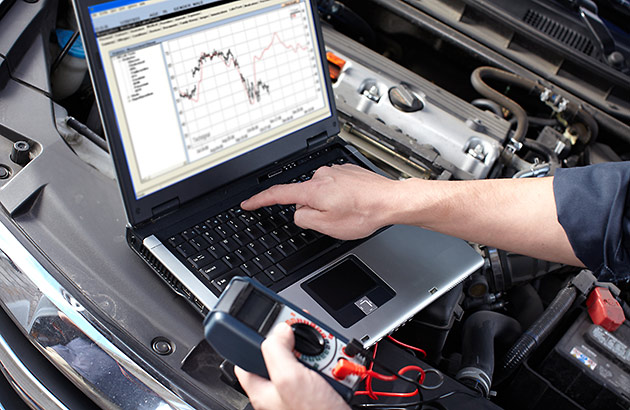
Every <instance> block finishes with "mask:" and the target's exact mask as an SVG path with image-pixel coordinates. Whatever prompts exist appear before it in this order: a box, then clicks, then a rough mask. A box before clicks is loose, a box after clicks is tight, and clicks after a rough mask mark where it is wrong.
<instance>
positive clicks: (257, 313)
mask: <svg viewBox="0 0 630 410" xmlns="http://www.w3.org/2000/svg"><path fill="white" fill-rule="evenodd" d="M274 304H275V302H274V301H273V300H271V299H269V298H268V297H267V296H265V295H264V294H263V293H261V292H257V291H253V292H251V293H250V294H249V295H248V296H247V299H245V302H244V303H243V305H242V306H241V307H240V309H239V310H238V312H236V314H235V317H236V318H237V319H238V320H240V321H241V322H243V323H244V324H246V325H247V326H248V327H249V328H251V329H253V330H255V331H257V332H258V331H259V330H260V328H261V326H262V324H263V323H264V322H265V319H266V318H267V316H268V315H269V312H270V311H271V310H272V308H273V305H274Z"/></svg>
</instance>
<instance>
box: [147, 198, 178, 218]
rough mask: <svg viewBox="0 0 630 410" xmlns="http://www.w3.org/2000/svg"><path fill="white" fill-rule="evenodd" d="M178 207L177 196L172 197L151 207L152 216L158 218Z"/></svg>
mask: <svg viewBox="0 0 630 410" xmlns="http://www.w3.org/2000/svg"><path fill="white" fill-rule="evenodd" d="M177 208H179V198H173V199H171V200H170V201H166V202H164V203H162V204H160V205H158V206H156V207H153V208H152V209H151V212H152V213H153V218H154V219H155V218H159V217H161V216H164V215H166V214H168V213H171V212H173V211H174V210H176V209H177Z"/></svg>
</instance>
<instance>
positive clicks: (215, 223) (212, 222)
mask: <svg viewBox="0 0 630 410" xmlns="http://www.w3.org/2000/svg"><path fill="white" fill-rule="evenodd" d="M206 223H207V224H208V226H212V227H213V226H219V225H221V221H219V220H218V219H217V218H210V219H206Z"/></svg>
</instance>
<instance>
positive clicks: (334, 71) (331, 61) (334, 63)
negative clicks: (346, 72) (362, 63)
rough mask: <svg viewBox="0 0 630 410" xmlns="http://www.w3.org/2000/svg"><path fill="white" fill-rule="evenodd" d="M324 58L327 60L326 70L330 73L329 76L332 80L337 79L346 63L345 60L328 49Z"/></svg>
mask: <svg viewBox="0 0 630 410" xmlns="http://www.w3.org/2000/svg"><path fill="white" fill-rule="evenodd" d="M326 59H327V60H328V72H329V74H330V78H331V79H332V80H333V82H334V81H337V79H338V78H339V74H341V70H343V67H344V66H345V65H346V60H344V59H343V58H341V57H339V56H337V55H335V54H334V53H332V52H330V51H329V52H327V53H326Z"/></svg>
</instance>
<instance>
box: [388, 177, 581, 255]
mask: <svg viewBox="0 0 630 410" xmlns="http://www.w3.org/2000/svg"><path fill="white" fill-rule="evenodd" d="M393 190H394V191H395V192H394V193H393V195H392V197H395V198H399V200H397V201H396V202H397V203H391V204H390V212H389V214H388V218H389V219H388V222H389V223H400V224H410V225H416V226H421V227H423V228H426V229H430V230H433V231H438V232H442V233H445V234H448V235H452V236H456V237H459V238H462V239H465V240H468V241H471V242H475V243H480V244H483V245H488V246H493V247H497V248H500V249H505V250H509V251H514V252H517V253H521V254H525V255H529V256H532V257H536V258H540V259H545V260H549V261H554V262H562V263H567V264H571V265H576V266H582V262H581V261H580V260H579V259H577V257H576V256H575V254H574V252H573V249H572V247H571V245H570V243H569V241H568V239H567V236H566V234H565V232H564V229H563V228H562V226H561V225H560V224H559V222H558V219H557V214H556V205H555V199H554V193H553V179H552V178H535V179H521V180H480V181H465V182H463V181H425V180H419V179H411V180H406V181H402V182H397V183H395V188H394V189H393Z"/></svg>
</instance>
